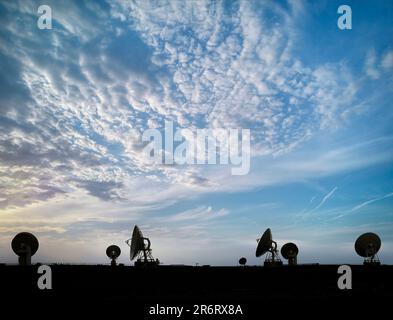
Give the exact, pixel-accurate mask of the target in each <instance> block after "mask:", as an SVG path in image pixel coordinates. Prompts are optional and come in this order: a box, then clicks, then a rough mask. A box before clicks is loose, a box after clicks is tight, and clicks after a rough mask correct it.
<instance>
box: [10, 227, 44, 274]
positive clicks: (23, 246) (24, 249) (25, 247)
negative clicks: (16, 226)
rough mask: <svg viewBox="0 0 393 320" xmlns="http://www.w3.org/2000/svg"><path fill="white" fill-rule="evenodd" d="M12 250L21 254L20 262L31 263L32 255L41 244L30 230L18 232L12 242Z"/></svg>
mask: <svg viewBox="0 0 393 320" xmlns="http://www.w3.org/2000/svg"><path fill="white" fill-rule="evenodd" d="M11 247H12V250H13V251H14V252H15V254H16V255H18V256H19V260H18V261H19V264H20V265H23V266H28V265H31V257H32V256H33V255H34V254H35V253H36V252H37V250H38V247H39V244H38V240H37V238H36V237H35V236H34V235H33V234H31V233H28V232H21V233H18V234H17V235H16V236H15V237H14V239H12V242H11Z"/></svg>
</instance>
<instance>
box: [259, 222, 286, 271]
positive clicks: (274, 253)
mask: <svg viewBox="0 0 393 320" xmlns="http://www.w3.org/2000/svg"><path fill="white" fill-rule="evenodd" d="M257 241H258V245H257V250H256V252H255V255H256V256H257V257H260V256H262V255H264V254H265V253H267V255H266V259H265V262H264V266H277V265H282V261H281V260H280V257H279V255H278V250H277V242H275V241H273V236H272V232H271V230H270V228H268V229H266V231H265V232H264V233H263V235H262V237H261V238H260V239H257Z"/></svg>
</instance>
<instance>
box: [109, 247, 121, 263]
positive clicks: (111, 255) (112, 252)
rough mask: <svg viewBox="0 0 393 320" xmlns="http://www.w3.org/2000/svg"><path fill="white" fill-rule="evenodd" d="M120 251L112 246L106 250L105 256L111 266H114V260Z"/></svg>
mask: <svg viewBox="0 0 393 320" xmlns="http://www.w3.org/2000/svg"><path fill="white" fill-rule="evenodd" d="M120 254H121V250H120V248H119V247H118V246H116V245H114V244H112V245H111V246H109V247H108V248H106V255H107V256H108V258H109V259H111V266H115V265H116V259H117V258H118V257H119V256H120Z"/></svg>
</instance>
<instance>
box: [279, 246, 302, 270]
mask: <svg viewBox="0 0 393 320" xmlns="http://www.w3.org/2000/svg"><path fill="white" fill-rule="evenodd" d="M298 253H299V249H298V247H297V245H296V244H294V243H292V242H288V243H286V244H284V245H283V246H282V248H281V255H282V256H283V257H284V259H286V260H288V264H289V265H296V264H297V255H298Z"/></svg>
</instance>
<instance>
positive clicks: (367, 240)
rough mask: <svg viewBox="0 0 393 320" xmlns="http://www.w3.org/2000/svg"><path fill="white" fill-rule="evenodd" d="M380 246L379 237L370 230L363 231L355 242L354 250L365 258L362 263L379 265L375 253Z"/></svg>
mask: <svg viewBox="0 0 393 320" xmlns="http://www.w3.org/2000/svg"><path fill="white" fill-rule="evenodd" d="M380 248H381V238H380V237H379V236H378V235H376V234H375V233H372V232H367V233H363V234H362V235H361V236H359V237H358V238H357V239H356V242H355V251H356V253H357V254H358V255H359V256H361V257H364V258H365V259H364V262H363V263H364V264H377V265H379V264H380V262H379V259H378V256H377V253H378V251H379V249H380Z"/></svg>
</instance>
